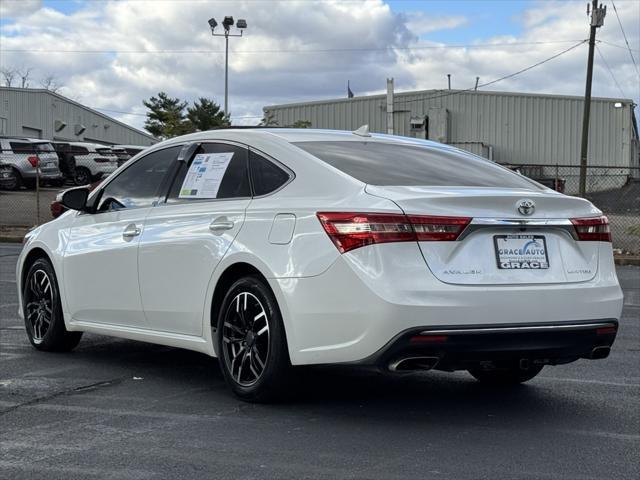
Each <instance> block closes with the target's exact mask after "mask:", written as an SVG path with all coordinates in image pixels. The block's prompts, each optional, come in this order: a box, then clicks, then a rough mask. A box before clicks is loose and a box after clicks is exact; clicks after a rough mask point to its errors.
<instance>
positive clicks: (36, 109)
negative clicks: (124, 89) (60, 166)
mask: <svg viewBox="0 0 640 480" xmlns="http://www.w3.org/2000/svg"><path fill="white" fill-rule="evenodd" d="M56 121H62V122H65V123H66V124H67V125H66V127H64V128H63V129H62V130H60V131H55V124H56ZM76 125H83V126H84V127H86V130H85V131H84V132H83V133H81V134H80V135H76V130H75V129H76ZM37 132H39V135H35V134H36V133H37ZM0 135H22V136H39V137H40V138H45V139H48V140H53V139H57V140H69V141H84V140H86V141H92V142H94V141H97V142H99V143H104V144H124V145H143V146H148V145H153V144H154V143H156V142H157V140H156V139H154V138H153V137H152V136H151V135H149V134H146V133H144V132H141V131H139V130H137V129H135V128H133V127H130V126H129V125H126V124H124V123H122V122H119V121H117V120H115V119H113V118H110V117H108V116H107V115H103V114H101V113H99V112H96V111H95V110H91V109H89V108H87V107H85V106H83V105H81V104H79V103H76V102H74V101H73V100H70V99H67V98H65V97H63V96H61V95H56V94H53V93H51V92H48V91H46V90H39V89H24V88H7V87H0Z"/></svg>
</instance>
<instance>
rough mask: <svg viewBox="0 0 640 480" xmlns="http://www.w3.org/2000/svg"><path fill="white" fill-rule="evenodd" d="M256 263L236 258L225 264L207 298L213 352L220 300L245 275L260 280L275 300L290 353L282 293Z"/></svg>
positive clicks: (289, 330)
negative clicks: (208, 301)
mask: <svg viewBox="0 0 640 480" xmlns="http://www.w3.org/2000/svg"><path fill="white" fill-rule="evenodd" d="M256 263H259V262H251V261H250V260H249V259H247V258H237V259H235V261H231V262H229V263H226V264H225V265H224V266H223V268H222V269H221V270H222V273H221V274H220V276H219V277H218V278H217V280H216V282H215V287H214V289H213V293H212V295H210V296H209V298H210V299H211V305H210V307H209V309H208V312H209V319H208V322H207V327H208V328H210V331H211V333H212V343H213V347H214V352H215V350H216V345H217V341H218V331H217V325H216V322H217V318H218V315H219V313H220V305H221V303H222V299H223V298H224V295H225V294H226V293H227V291H228V289H229V287H231V285H232V284H233V283H234V282H235V281H236V280H238V279H240V278H242V277H245V276H247V275H257V276H258V277H259V278H260V279H262V280H263V281H264V283H265V285H266V286H267V288H269V290H270V291H271V293H272V294H273V296H274V298H275V299H276V305H277V307H278V310H279V311H280V316H281V317H282V322H283V327H284V333H285V339H286V341H287V348H288V349H289V352H291V342H290V339H291V335H292V334H293V332H292V328H291V324H290V322H289V321H288V310H287V306H286V303H284V297H283V295H282V292H280V291H279V288H278V284H277V283H276V282H273V281H270V280H269V278H270V275H267V274H265V271H264V270H263V269H262V268H260V267H259V266H256ZM215 354H216V356H217V352H215Z"/></svg>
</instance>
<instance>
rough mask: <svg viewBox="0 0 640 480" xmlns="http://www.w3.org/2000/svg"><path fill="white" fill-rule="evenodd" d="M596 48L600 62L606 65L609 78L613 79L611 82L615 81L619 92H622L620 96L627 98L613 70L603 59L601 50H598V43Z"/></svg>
mask: <svg viewBox="0 0 640 480" xmlns="http://www.w3.org/2000/svg"><path fill="white" fill-rule="evenodd" d="M596 50H597V51H598V55H600V59H601V60H602V63H604V66H605V67H607V70H609V74H610V75H611V78H612V79H613V83H615V84H616V86H617V87H618V90H620V93H621V94H622V97H623V98H627V96H626V95H625V94H624V90H622V87H621V86H620V84H619V83H618V80H617V79H616V76H615V75H614V74H613V70H611V68H610V67H609V64H608V63H607V61H606V60H605V59H604V56H603V55H602V52H601V51H600V47H598V45H596Z"/></svg>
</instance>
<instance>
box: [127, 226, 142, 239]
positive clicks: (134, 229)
mask: <svg viewBox="0 0 640 480" xmlns="http://www.w3.org/2000/svg"><path fill="white" fill-rule="evenodd" d="M141 233H142V230H141V229H140V227H138V226H136V225H135V224H133V223H132V224H131V225H127V228H125V229H124V232H122V236H123V237H124V238H133V237H137V236H138V235H140V234H141Z"/></svg>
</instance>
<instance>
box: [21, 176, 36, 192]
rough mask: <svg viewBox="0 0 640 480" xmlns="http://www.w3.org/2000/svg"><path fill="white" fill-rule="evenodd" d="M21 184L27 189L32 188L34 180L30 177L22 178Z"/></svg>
mask: <svg viewBox="0 0 640 480" xmlns="http://www.w3.org/2000/svg"><path fill="white" fill-rule="evenodd" d="M22 185H24V188H26V189H27V190H34V189H35V188H36V181H35V180H34V179H31V178H29V179H23V180H22Z"/></svg>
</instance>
